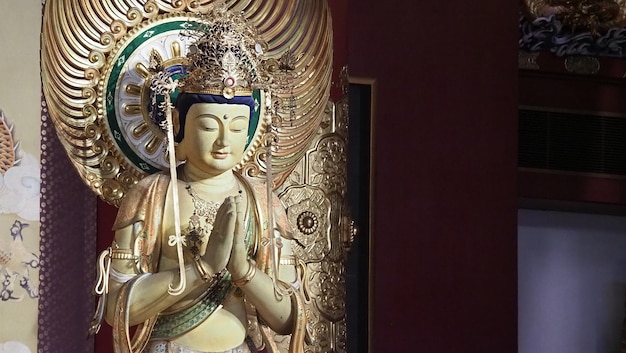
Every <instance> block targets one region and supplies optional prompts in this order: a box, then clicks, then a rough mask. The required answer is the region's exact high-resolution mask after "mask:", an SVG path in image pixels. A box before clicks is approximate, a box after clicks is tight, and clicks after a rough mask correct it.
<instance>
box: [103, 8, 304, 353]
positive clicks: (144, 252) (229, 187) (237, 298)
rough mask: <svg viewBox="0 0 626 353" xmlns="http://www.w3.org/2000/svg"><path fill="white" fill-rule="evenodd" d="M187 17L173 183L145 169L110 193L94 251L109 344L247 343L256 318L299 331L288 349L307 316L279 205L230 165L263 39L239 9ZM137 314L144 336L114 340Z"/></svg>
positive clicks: (160, 348) (191, 348)
mask: <svg viewBox="0 0 626 353" xmlns="http://www.w3.org/2000/svg"><path fill="white" fill-rule="evenodd" d="M198 27H200V28H199V29H197V31H199V33H200V34H199V35H198V38H196V40H195V42H194V43H193V44H192V45H191V47H190V51H189V53H190V54H189V57H188V62H187V64H186V65H187V68H186V71H188V75H187V76H186V77H184V78H183V79H181V81H180V82H181V84H180V86H181V88H180V94H179V95H178V97H177V99H176V111H177V113H178V114H177V115H178V119H177V120H178V121H179V126H178V128H177V129H176V131H177V133H176V135H175V136H174V134H173V132H172V134H171V136H172V138H173V139H174V140H175V141H176V143H177V145H176V147H175V149H174V155H175V156H176V158H177V159H178V161H179V162H180V166H179V167H178V168H177V171H176V172H174V177H176V181H175V182H172V180H173V178H172V177H173V176H172V175H169V174H168V173H157V174H153V175H151V176H148V177H146V178H144V179H142V180H141V181H140V182H139V184H138V185H136V186H135V187H133V188H132V189H131V190H130V192H129V193H128V195H126V197H125V198H124V200H123V202H122V203H121V205H120V209H119V213H118V217H117V220H116V222H115V225H114V226H113V229H114V230H115V240H114V243H113V244H112V246H111V248H110V249H109V250H107V252H106V255H105V256H106V257H108V258H110V261H111V265H110V269H109V270H108V271H107V272H108V273H110V276H109V278H103V281H106V282H107V286H108V295H107V298H106V308H107V309H106V312H105V314H106V318H107V321H108V322H109V323H110V324H111V325H112V326H113V327H114V329H115V330H116V332H115V333H114V335H116V338H115V342H116V344H118V345H126V346H127V347H124V348H120V347H118V348H117V349H119V350H120V351H126V349H128V351H133V352H134V351H135V350H133V347H139V348H140V349H139V350H136V351H137V352H140V351H141V352H147V353H156V352H189V353H192V352H194V353H196V352H197V353H208V352H233V353H234V352H257V351H258V350H260V349H262V348H263V347H265V345H266V344H265V342H264V341H263V338H262V331H263V326H265V325H267V327H269V328H271V330H272V331H274V332H276V333H279V334H292V335H294V337H295V336H297V337H300V339H299V340H298V339H293V338H292V340H291V348H290V351H293V352H298V351H301V350H302V349H303V342H302V338H303V337H304V336H303V335H304V329H305V327H304V325H305V322H306V321H305V317H304V311H303V308H302V305H301V301H302V300H301V299H299V298H298V296H299V293H298V288H299V283H298V278H297V276H296V270H295V261H294V255H293V252H292V251H291V248H290V246H289V242H287V241H282V238H285V237H286V238H287V239H289V237H290V236H291V232H290V231H289V224H288V222H286V215H285V211H284V209H281V208H280V203H279V202H273V201H274V200H272V201H270V203H271V206H272V208H271V209H268V208H267V205H268V203H267V199H268V195H267V187H266V186H265V185H262V184H260V183H259V182H258V181H249V180H247V179H246V178H244V177H242V176H241V175H239V174H238V173H237V172H235V171H233V168H234V167H235V166H237V165H238V164H239V163H240V162H241V161H242V160H243V156H244V150H245V147H246V142H247V141H248V125H249V122H250V118H251V116H252V115H253V114H254V111H255V110H259V109H262V108H261V107H259V106H257V104H258V102H255V100H254V98H253V97H252V92H253V90H255V89H257V90H258V89H263V84H264V80H266V79H267V75H266V74H265V73H264V68H263V63H262V58H261V56H262V45H261V43H260V42H259V41H258V40H257V39H256V38H254V33H255V32H254V30H253V29H252V28H250V27H249V26H248V25H247V23H246V21H245V20H244V19H243V18H242V17H241V16H238V15H236V14H233V13H231V12H228V11H226V10H225V9H214V10H213V11H211V12H210V13H208V14H206V15H204V16H203V17H202V23H201V24H200V25H198ZM193 31H194V30H191V32H193ZM191 35H193V34H191ZM156 65H157V66H158V64H156ZM157 76H158V78H155V80H154V82H153V83H152V86H153V88H155V91H156V92H159V91H160V90H159V89H158V87H156V86H158V85H159V84H163V82H164V80H163V75H157ZM167 82H169V83H170V86H171V83H172V82H173V80H172V79H171V77H170V78H169V80H167ZM166 94H169V92H168V93H166ZM152 101H154V102H156V101H158V100H157V99H153V100H152ZM159 109H161V110H169V107H168V106H167V105H164V104H160V105H159V106H158V107H153V108H152V109H151V112H153V113H154V114H153V116H156V118H157V119H158V117H159V116H162V115H163V114H159ZM168 114H170V111H167V112H166V115H168ZM160 125H163V124H162V122H160ZM269 198H273V195H272V194H271V193H270V195H269ZM274 213H275V214H274ZM272 224H275V225H272ZM279 230H280V231H279ZM264 242H265V244H262V243H264ZM181 250H182V251H181ZM181 253H182V254H181ZM274 260H278V264H275V263H274ZM174 283H179V284H180V285H179V286H178V287H177V288H178V289H173V288H174V287H175V285H174ZM181 283H182V284H181ZM257 316H258V318H257ZM259 320H260V321H259ZM260 322H262V323H260ZM137 324H142V325H144V326H145V328H146V333H147V334H146V335H145V336H144V335H141V334H140V335H138V336H136V337H137V338H136V339H135V340H133V341H132V342H131V341H127V340H125V339H124V338H125V337H127V334H126V332H127V331H128V327H129V326H134V325H137ZM249 326H252V327H254V328H252V329H251V328H249ZM252 331H253V332H252ZM255 333H256V335H257V337H254V334H255ZM266 339H267V337H266ZM298 341H299V342H298ZM144 346H145V347H146V348H145V350H142V349H143V347H144Z"/></svg>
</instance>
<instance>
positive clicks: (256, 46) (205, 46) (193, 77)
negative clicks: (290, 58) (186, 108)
mask: <svg viewBox="0 0 626 353" xmlns="http://www.w3.org/2000/svg"><path fill="white" fill-rule="evenodd" d="M186 35H189V36H192V37H196V38H195V40H194V42H193V44H191V45H190V46H189V53H188V54H187V60H188V64H187V65H188V75H187V77H185V78H184V79H182V80H181V82H180V83H179V85H180V91H181V92H188V93H201V94H217V95H223V96H224V97H226V98H228V99H230V98H232V97H234V96H240V95H251V94H252V91H253V90H255V89H259V88H264V81H266V78H267V74H266V70H265V69H264V68H263V52H264V49H265V48H264V47H265V46H266V45H264V44H263V43H262V42H261V41H260V40H259V38H258V36H257V33H256V29H255V28H254V27H253V26H251V25H249V24H248V22H247V21H246V20H245V19H244V18H243V17H242V16H240V15H239V14H235V13H232V12H230V11H228V10H226V9H224V8H214V9H213V10H212V11H210V12H209V13H208V14H206V15H203V16H202V18H201V19H200V20H199V21H198V22H197V26H196V27H195V28H192V29H191V30H190V31H189V32H188V33H187V34H186Z"/></svg>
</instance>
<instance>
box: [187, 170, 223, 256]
mask: <svg viewBox="0 0 626 353" xmlns="http://www.w3.org/2000/svg"><path fill="white" fill-rule="evenodd" d="M185 190H187V193H188V194H189V196H191V201H192V202H193V214H192V215H191V216H190V217H189V224H188V226H187V234H186V235H185V237H186V238H187V240H188V241H189V243H190V244H189V251H191V254H192V255H193V256H194V257H196V256H198V257H199V256H200V245H202V244H203V243H204V240H203V239H204V238H205V236H207V237H208V236H209V235H210V234H211V231H212V230H213V223H214V222H215V216H216V215H217V210H219V208H220V206H221V204H222V203H221V202H215V201H207V200H204V199H202V198H201V197H200V196H198V194H197V193H196V191H195V190H194V189H192V188H191V185H190V184H189V182H187V180H185ZM201 217H204V222H205V223H204V226H203V225H202V223H201V222H200V219H201Z"/></svg>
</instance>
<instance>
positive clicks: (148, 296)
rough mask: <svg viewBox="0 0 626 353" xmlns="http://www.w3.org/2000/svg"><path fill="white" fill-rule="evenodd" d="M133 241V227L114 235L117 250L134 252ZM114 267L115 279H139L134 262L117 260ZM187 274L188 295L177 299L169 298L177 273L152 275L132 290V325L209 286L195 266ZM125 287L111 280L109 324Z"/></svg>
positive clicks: (107, 313)
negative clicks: (195, 290)
mask: <svg viewBox="0 0 626 353" xmlns="http://www.w3.org/2000/svg"><path fill="white" fill-rule="evenodd" d="M134 239H135V235H134V234H133V225H129V226H126V227H124V228H121V229H119V230H117V231H116V232H115V244H114V248H117V249H132V248H133V246H132V243H133V241H134ZM111 267H112V269H113V270H114V271H115V272H116V273H117V276H116V277H127V278H130V277H131V276H135V275H137V273H136V270H135V268H136V265H135V260H126V259H114V260H112V263H111ZM185 271H186V275H187V286H186V289H185V291H184V292H183V293H182V294H181V295H177V296H173V295H170V294H169V293H168V289H169V286H170V284H171V283H178V280H179V271H178V269H172V270H165V271H160V272H157V273H151V274H150V275H149V276H148V277H147V278H145V279H144V280H142V281H140V282H138V283H136V287H135V288H134V290H133V293H134V294H133V296H132V297H131V298H130V303H131V304H130V307H129V317H130V325H131V326H132V325H136V324H139V323H141V322H144V321H146V320H147V319H149V318H151V317H154V316H155V315H157V314H158V313H160V312H162V311H163V310H165V309H167V308H169V307H170V306H172V305H173V304H175V303H177V302H178V301H180V300H181V299H182V298H184V297H185V296H186V295H187V294H189V293H190V292H191V291H192V290H194V289H196V288H198V287H200V286H208V285H207V284H206V282H204V281H203V280H202V279H201V278H200V276H199V274H198V272H197V270H196V269H195V268H194V267H193V266H191V265H187V266H186V267H185ZM111 277H113V276H111ZM124 283H125V281H124V280H116V279H114V278H110V279H109V295H108V296H107V311H106V320H107V322H108V323H109V324H112V323H113V317H114V314H115V312H114V310H115V307H116V306H115V303H116V301H117V297H118V293H119V290H120V288H121V287H122V285H123V284H124Z"/></svg>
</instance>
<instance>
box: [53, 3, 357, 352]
mask: <svg viewBox="0 0 626 353" xmlns="http://www.w3.org/2000/svg"><path fill="white" fill-rule="evenodd" d="M65 28H70V29H72V30H71V31H64V30H62V29H65ZM67 36H72V37H71V38H67ZM42 38H43V43H44V44H43V47H42V77H43V80H44V82H47V83H48V84H45V85H44V94H45V95H46V99H47V101H48V104H49V109H50V117H51V120H52V121H53V122H54V124H55V127H56V129H57V132H58V135H59V138H60V139H61V141H62V142H63V146H64V147H65V148H66V151H67V153H68V155H69V156H70V159H71V161H72V162H73V163H74V166H75V167H76V169H77V171H78V173H79V175H80V176H81V177H82V178H83V180H84V181H85V182H86V183H87V184H88V185H89V186H90V188H91V189H92V190H93V191H94V192H95V193H96V194H97V195H99V196H100V197H101V198H102V199H103V200H105V201H107V202H109V203H111V204H113V205H115V206H118V207H119V210H118V215H117V219H116V221H115V224H114V225H113V228H114V230H115V239H114V240H113V242H112V244H111V247H110V248H109V249H107V250H106V251H105V252H103V253H102V254H101V256H100V259H99V268H100V273H101V276H100V280H99V281H98V284H97V288H96V289H97V290H96V292H97V293H98V294H101V295H103V297H102V300H101V301H100V304H99V306H98V313H97V315H96V317H95V321H94V322H93V323H94V325H93V327H92V329H93V331H97V329H98V327H99V325H100V322H101V321H102V319H105V320H106V321H108V322H109V323H110V324H111V325H112V327H113V336H114V337H113V341H114V349H115V352H116V353H121V352H124V353H126V352H128V353H130V352H146V353H147V352H187V353H189V352H248V351H249V352H255V351H265V352H268V353H278V352H281V353H282V352H304V351H306V352H329V351H335V352H343V351H345V337H346V324H345V255H346V251H347V247H348V245H349V241H350V229H349V228H350V227H349V221H348V216H347V214H348V210H347V206H346V205H345V200H344V196H345V191H346V190H345V189H346V187H345V186H346V181H345V179H346V178H345V177H346V176H345V161H346V155H345V150H346V148H345V145H346V139H347V116H346V111H347V109H346V106H347V105H346V102H345V100H343V101H342V102H340V103H337V105H336V106H335V105H334V104H335V103H333V102H330V87H331V79H332V54H333V51H332V21H331V16H330V10H329V6H328V4H327V2H326V1H325V0H305V1H301V0H299V1H294V0H231V1H221V2H220V1H213V0H206V1H205V0H203V1H195V0H181V1H158V0H149V1H147V2H145V3H144V2H137V1H136V0H119V1H115V2H113V1H111V0H90V1H87V0H79V1H78V2H76V1H75V0H48V1H47V2H46V5H45V14H44V28H43V34H42ZM85 48H87V49H85ZM57 53H61V55H58V54H57ZM68 67H72V68H75V69H72V70H67V68H68ZM57 87H61V88H62V89H57ZM343 93H344V95H345V92H343ZM170 102H171V104H170ZM165 145H167V146H165ZM131 326H137V329H136V330H135V332H134V334H133V335H132V337H131V334H130V333H129V332H130V330H129V327H131Z"/></svg>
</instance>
